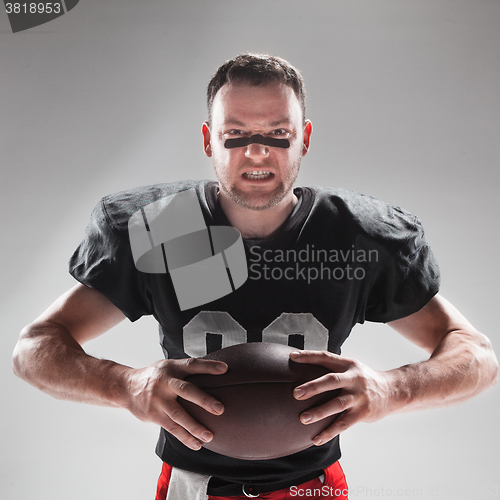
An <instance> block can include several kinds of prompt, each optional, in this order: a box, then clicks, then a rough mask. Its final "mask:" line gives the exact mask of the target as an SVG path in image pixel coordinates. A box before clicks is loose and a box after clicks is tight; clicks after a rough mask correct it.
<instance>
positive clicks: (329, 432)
mask: <svg viewBox="0 0 500 500" xmlns="http://www.w3.org/2000/svg"><path fill="white" fill-rule="evenodd" d="M357 420H358V419H357V417H356V415H355V413H354V412H353V411H351V412H349V410H348V411H346V412H345V413H344V414H343V415H342V416H340V417H339V418H338V419H337V420H335V422H333V424H331V425H330V426H328V427H327V428H326V429H325V430H324V431H322V432H321V433H320V434H318V435H317V436H316V437H315V438H314V439H313V443H314V444H315V445H316V446H320V445H322V444H325V443H327V442H328V441H331V440H332V439H333V438H334V437H335V436H338V435H339V434H340V433H342V432H344V431H346V430H347V429H349V427H351V426H353V425H354V424H355V423H356V422H357Z"/></svg>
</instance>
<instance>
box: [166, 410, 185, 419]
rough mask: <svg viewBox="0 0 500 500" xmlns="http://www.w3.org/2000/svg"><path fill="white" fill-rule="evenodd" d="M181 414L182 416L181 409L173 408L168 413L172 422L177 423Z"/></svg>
mask: <svg viewBox="0 0 500 500" xmlns="http://www.w3.org/2000/svg"><path fill="white" fill-rule="evenodd" d="M182 414H183V410H182V409H181V408H174V409H173V410H172V411H171V412H170V414H169V417H170V418H171V419H172V421H174V422H179V420H180V418H181V416H182Z"/></svg>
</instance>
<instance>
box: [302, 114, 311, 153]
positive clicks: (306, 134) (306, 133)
mask: <svg viewBox="0 0 500 500" xmlns="http://www.w3.org/2000/svg"><path fill="white" fill-rule="evenodd" d="M312 130H313V126H312V123H311V120H306V122H305V124H304V142H303V144H302V156H305V155H306V154H307V152H308V151H309V144H310V142H311V134H312Z"/></svg>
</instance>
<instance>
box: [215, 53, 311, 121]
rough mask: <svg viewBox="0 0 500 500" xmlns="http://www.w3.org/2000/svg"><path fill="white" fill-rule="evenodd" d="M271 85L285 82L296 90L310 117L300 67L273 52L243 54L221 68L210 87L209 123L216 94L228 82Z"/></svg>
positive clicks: (303, 107) (301, 104)
mask: <svg viewBox="0 0 500 500" xmlns="http://www.w3.org/2000/svg"><path fill="white" fill-rule="evenodd" d="M233 82H237V83H246V84H249V85H255V86H257V85H267V84H269V83H284V84H285V85H288V86H289V87H291V88H292V89H293V91H294V92H295V95H296V96H297V99H298V100H299V103H300V106H301V108H302V119H303V120H305V116H306V91H305V86H304V79H303V78H302V75H301V74H300V71H299V70H298V69H297V68H294V67H293V66H292V65H291V64H290V63H289V62H288V61H285V59H282V58H281V57H275V56H271V55H269V54H241V55H238V56H236V57H234V58H233V59H229V60H228V61H226V62H225V63H224V64H222V66H220V67H219V69H218V70H217V72H216V73H215V75H214V76H213V77H212V79H211V80H210V82H209V84H208V88H207V108H208V122H209V123H211V122H212V104H213V102H214V99H215V95H216V94H217V92H218V91H219V90H220V89H221V87H222V86H223V85H225V84H226V83H233Z"/></svg>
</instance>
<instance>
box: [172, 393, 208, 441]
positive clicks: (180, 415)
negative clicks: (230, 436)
mask: <svg viewBox="0 0 500 500" xmlns="http://www.w3.org/2000/svg"><path fill="white" fill-rule="evenodd" d="M165 413H167V415H168V416H169V417H170V419H171V420H172V422H173V423H174V424H178V425H179V426H181V427H182V428H183V429H184V430H185V431H187V432H188V433H189V434H190V435H191V436H192V437H194V438H197V439H198V440H200V441H202V442H204V443H209V442H210V441H211V440H212V439H213V437H214V436H213V434H212V432H210V430H208V429H207V428H206V427H204V426H203V425H201V424H200V423H199V422H197V421H196V420H195V419H194V418H193V417H192V416H191V415H189V413H188V412H187V411H186V410H185V409H184V408H183V407H182V406H181V405H180V404H179V403H178V402H177V401H175V402H172V403H171V404H170V405H169V407H168V408H167V409H166V410H165ZM174 430H177V429H176V428H175V427H174ZM169 432H170V431H169ZM179 433H181V434H182V431H179ZM176 437H177V436H176ZM187 439H188V441H189V442H190V443H192V444H195V445H196V443H195V442H194V441H193V440H191V439H190V438H189V437H187Z"/></svg>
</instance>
